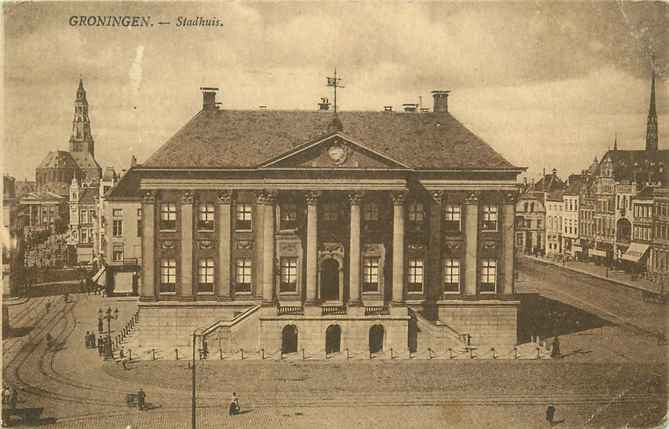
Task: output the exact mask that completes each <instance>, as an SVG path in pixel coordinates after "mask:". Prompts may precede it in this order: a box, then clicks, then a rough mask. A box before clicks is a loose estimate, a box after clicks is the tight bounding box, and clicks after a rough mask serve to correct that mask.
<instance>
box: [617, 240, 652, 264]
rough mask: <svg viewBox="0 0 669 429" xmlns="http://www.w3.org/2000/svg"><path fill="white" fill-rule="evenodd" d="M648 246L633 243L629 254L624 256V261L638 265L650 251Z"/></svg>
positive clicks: (628, 250) (628, 251)
mask: <svg viewBox="0 0 669 429" xmlns="http://www.w3.org/2000/svg"><path fill="white" fill-rule="evenodd" d="M648 247H649V245H648V244H642V243H632V244H630V247H629V249H627V252H625V253H624V254H623V261H630V262H635V263H638V262H639V261H640V260H641V258H643V257H644V255H645V254H646V252H647V251H648Z"/></svg>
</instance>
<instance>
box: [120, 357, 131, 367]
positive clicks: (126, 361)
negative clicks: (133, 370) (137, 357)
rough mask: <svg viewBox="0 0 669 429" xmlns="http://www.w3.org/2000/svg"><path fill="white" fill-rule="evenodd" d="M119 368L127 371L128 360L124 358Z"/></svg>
mask: <svg viewBox="0 0 669 429" xmlns="http://www.w3.org/2000/svg"><path fill="white" fill-rule="evenodd" d="M121 366H123V369H125V370H128V369H130V368H128V358H126V357H124V358H122V359H121Z"/></svg>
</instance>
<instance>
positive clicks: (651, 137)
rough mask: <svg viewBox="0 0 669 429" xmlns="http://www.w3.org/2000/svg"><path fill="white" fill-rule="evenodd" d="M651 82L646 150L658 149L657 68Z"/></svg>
mask: <svg viewBox="0 0 669 429" xmlns="http://www.w3.org/2000/svg"><path fill="white" fill-rule="evenodd" d="M652 79H653V80H652V82H651V84H650V107H649V108H648V122H647V125H646V151H648V152H656V151H657V113H656V112H655V70H653V78H652Z"/></svg>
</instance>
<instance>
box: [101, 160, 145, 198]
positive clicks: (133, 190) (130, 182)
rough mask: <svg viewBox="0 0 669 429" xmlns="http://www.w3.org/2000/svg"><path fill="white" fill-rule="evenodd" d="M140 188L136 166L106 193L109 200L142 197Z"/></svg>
mask: <svg viewBox="0 0 669 429" xmlns="http://www.w3.org/2000/svg"><path fill="white" fill-rule="evenodd" d="M141 196H142V193H141V192H140V189H139V174H138V172H137V170H135V168H131V169H130V170H128V171H127V172H126V173H125V174H124V175H123V176H122V177H121V179H120V180H119V181H118V183H117V184H116V186H114V187H113V188H111V189H110V190H109V191H107V194H105V199H107V200H115V199H116V200H124V199H138V198H141Z"/></svg>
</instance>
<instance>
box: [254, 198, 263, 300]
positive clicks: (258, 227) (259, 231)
mask: <svg viewBox="0 0 669 429" xmlns="http://www.w3.org/2000/svg"><path fill="white" fill-rule="evenodd" d="M265 196H266V194H265V192H264V191H258V192H256V205H255V216H254V217H253V230H254V231H255V243H254V245H255V253H256V256H255V261H254V262H253V263H254V268H253V275H254V279H253V281H254V284H255V290H254V296H255V297H257V298H262V291H263V288H262V285H263V281H262V280H263V234H264V223H263V217H264V216H263V214H264V212H265Z"/></svg>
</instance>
